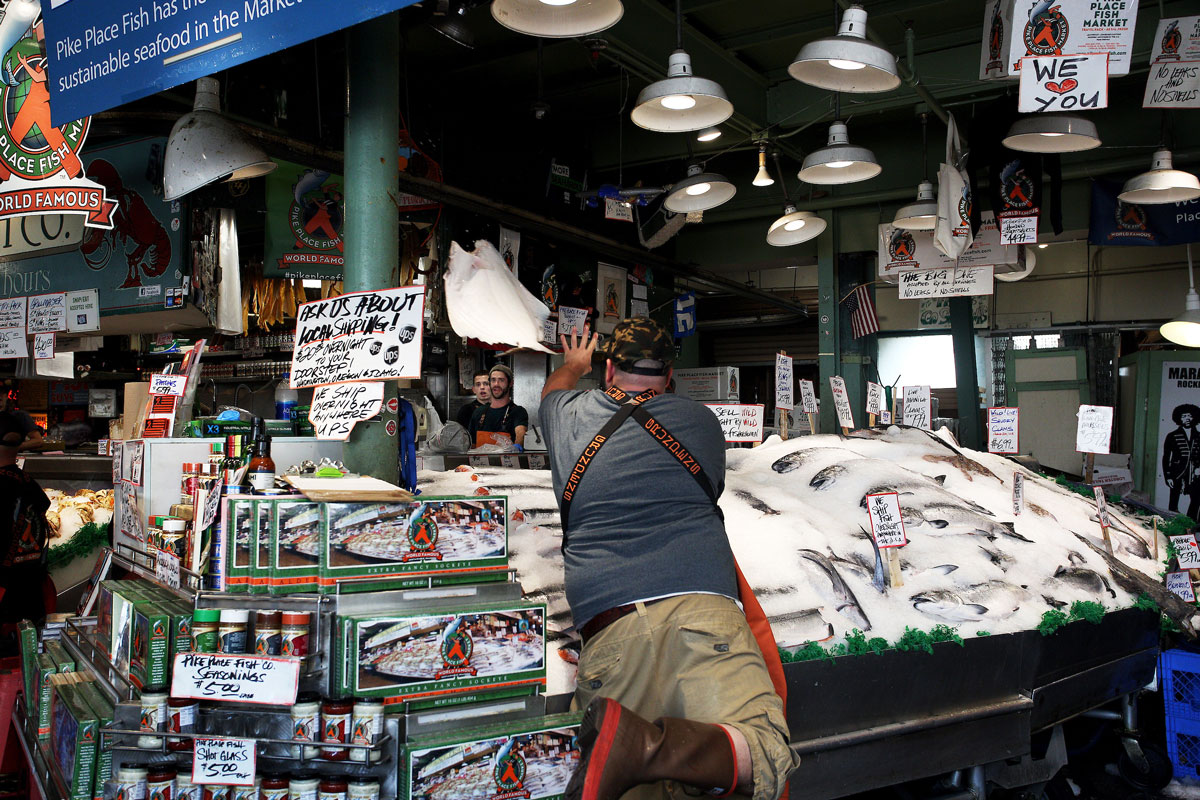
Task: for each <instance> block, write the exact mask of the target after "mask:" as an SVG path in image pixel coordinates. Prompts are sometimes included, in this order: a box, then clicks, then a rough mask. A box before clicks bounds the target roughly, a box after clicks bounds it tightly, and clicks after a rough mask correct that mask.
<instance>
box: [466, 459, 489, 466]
mask: <svg viewBox="0 0 1200 800" xmlns="http://www.w3.org/2000/svg"><path fill="white" fill-rule="evenodd" d="M467 463H468V464H470V465H471V466H472V467H486V466H487V465H488V457H487V456H467Z"/></svg>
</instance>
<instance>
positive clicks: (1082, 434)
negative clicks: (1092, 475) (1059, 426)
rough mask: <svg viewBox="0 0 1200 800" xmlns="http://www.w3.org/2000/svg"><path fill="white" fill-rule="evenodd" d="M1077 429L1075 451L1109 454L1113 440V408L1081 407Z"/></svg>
mask: <svg viewBox="0 0 1200 800" xmlns="http://www.w3.org/2000/svg"><path fill="white" fill-rule="evenodd" d="M1076 416H1077V425H1076V427H1075V449H1076V450H1077V451H1078V452H1080V453H1100V454H1107V453H1108V452H1109V441H1110V440H1111V439H1112V424H1113V409H1112V406H1080V407H1079V413H1078V414H1077V415H1076Z"/></svg>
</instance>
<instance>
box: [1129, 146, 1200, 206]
mask: <svg viewBox="0 0 1200 800" xmlns="http://www.w3.org/2000/svg"><path fill="white" fill-rule="evenodd" d="M1117 197H1118V199H1120V201H1121V202H1122V203H1135V204H1137V205H1155V204H1159V203H1186V202H1188V201H1189V200H1195V199H1196V198H1197V197H1200V180H1197V179H1196V176H1195V175H1193V174H1192V173H1190V172H1184V171H1183V170H1179V169H1175V168H1174V167H1173V166H1172V164H1171V151H1170V150H1159V151H1157V152H1156V153H1155V154H1154V162H1153V164H1151V166H1150V171H1149V172H1143V173H1142V174H1141V175H1137V176H1135V177H1133V178H1130V179H1129V180H1127V181H1125V185H1124V186H1122V187H1121V193H1120V194H1119V195H1117Z"/></svg>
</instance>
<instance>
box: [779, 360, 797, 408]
mask: <svg viewBox="0 0 1200 800" xmlns="http://www.w3.org/2000/svg"><path fill="white" fill-rule="evenodd" d="M794 406H795V400H794V398H793V395H792V357H791V356H785V355H784V354H783V353H776V354H775V407H776V408H783V409H787V410H788V411H791V410H792V408H793V407H794Z"/></svg>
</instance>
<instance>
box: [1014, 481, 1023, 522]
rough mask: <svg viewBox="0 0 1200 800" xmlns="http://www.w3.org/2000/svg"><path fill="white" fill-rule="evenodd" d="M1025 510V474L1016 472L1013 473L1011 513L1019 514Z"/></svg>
mask: <svg viewBox="0 0 1200 800" xmlns="http://www.w3.org/2000/svg"><path fill="white" fill-rule="evenodd" d="M1024 510H1025V476H1024V475H1022V474H1021V473H1019V472H1017V473H1014V474H1013V515H1014V516H1018V517H1019V516H1021V512H1022V511H1024Z"/></svg>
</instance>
